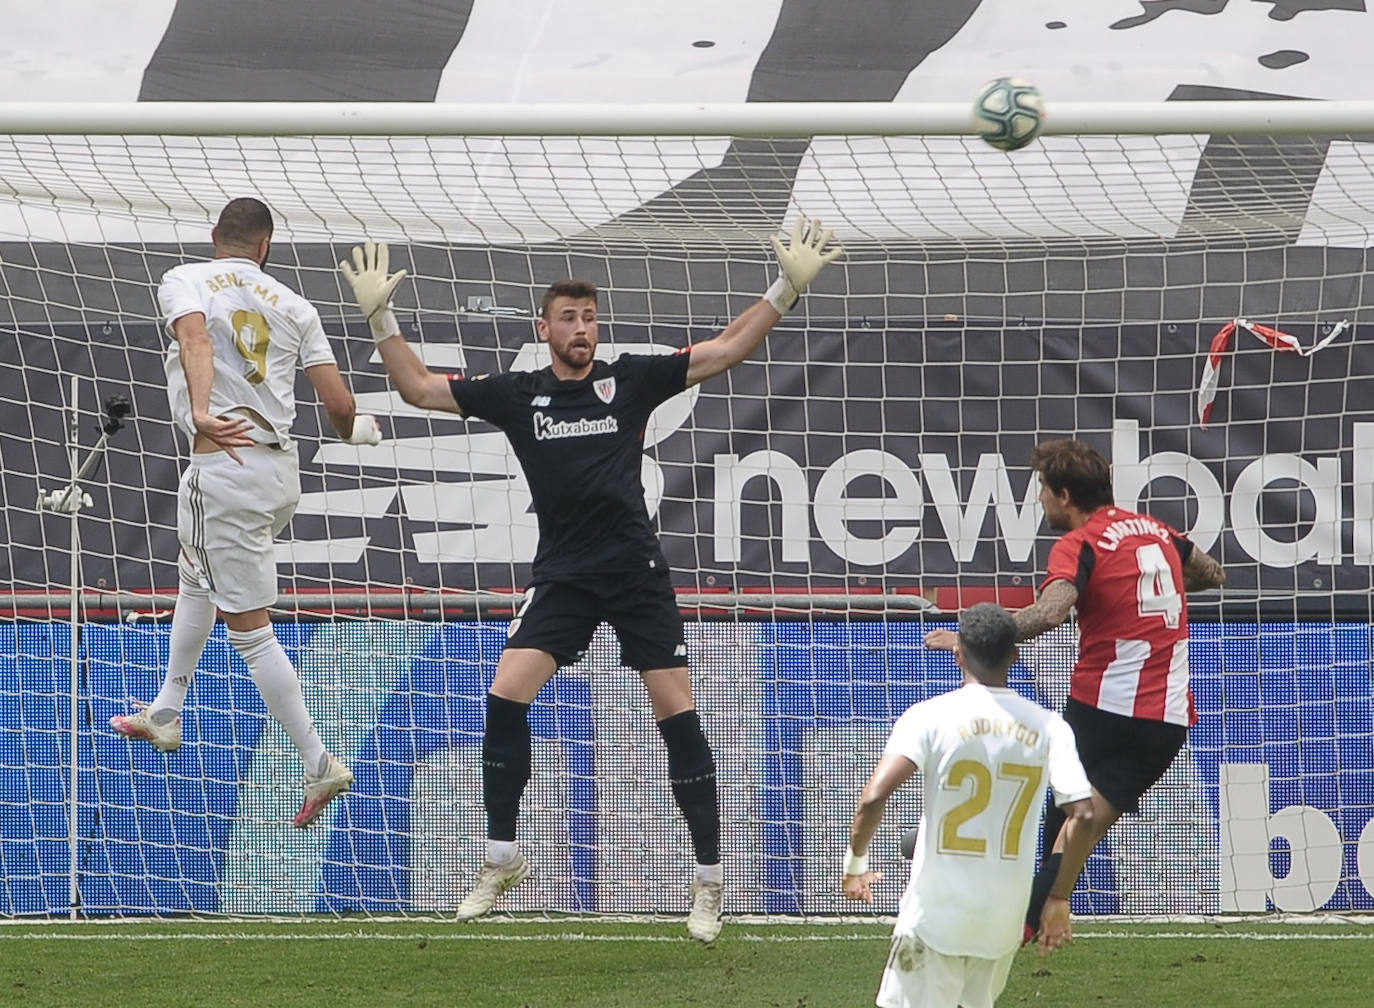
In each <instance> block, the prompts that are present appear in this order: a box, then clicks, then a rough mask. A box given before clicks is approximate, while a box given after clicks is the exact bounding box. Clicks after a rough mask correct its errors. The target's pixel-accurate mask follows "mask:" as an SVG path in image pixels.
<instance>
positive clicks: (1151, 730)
mask: <svg viewBox="0 0 1374 1008" xmlns="http://www.w3.org/2000/svg"><path fill="white" fill-rule="evenodd" d="M1064 720H1065V721H1067V722H1068V723H1069V727H1070V728H1072V729H1073V734H1074V738H1075V739H1076V740H1077V742H1078V758H1079V760H1080V761H1081V762H1082V764H1083V769H1084V770H1086V771H1087V773H1088V782H1089V783H1090V784H1092V786H1093V787H1095V788H1096V789H1097V791H1098V793H1099V794H1101V795H1102V797H1104V798H1106V799H1107V801H1109V802H1111V803H1112V804H1113V805H1115V806H1116V807H1117V808H1119V809H1120V810H1121V811H1122V812H1138V811H1140V796H1141V795H1143V794H1144V793H1145V792H1146V791H1148V790H1150V788H1151V787H1152V786H1153V785H1154V783H1155V781H1157V780H1159V778H1161V777H1163V776H1164V771H1166V770H1168V769H1169V765H1170V764H1171V763H1173V761H1174V757H1175V756H1177V755H1178V751H1179V750H1180V749H1182V748H1183V743H1184V742H1186V741H1187V740H1188V729H1187V728H1185V727H1184V726H1183V725H1176V724H1169V723H1168V722H1166V721H1151V720H1149V719H1148V718H1137V717H1126V716H1125V715H1123V714H1112V713H1110V712H1108V711H1104V710H1098V709H1097V708H1096V707H1090V706H1089V705H1088V704H1085V703H1083V702H1082V701H1081V700H1075V699H1074V698H1073V697H1069V700H1068V703H1066V704H1065V705H1064Z"/></svg>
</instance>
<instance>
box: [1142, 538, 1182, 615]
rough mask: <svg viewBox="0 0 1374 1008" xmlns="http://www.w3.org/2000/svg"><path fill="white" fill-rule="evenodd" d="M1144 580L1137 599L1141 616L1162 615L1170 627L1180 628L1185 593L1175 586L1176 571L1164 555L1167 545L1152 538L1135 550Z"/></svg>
mask: <svg viewBox="0 0 1374 1008" xmlns="http://www.w3.org/2000/svg"><path fill="white" fill-rule="evenodd" d="M1135 562H1136V566H1137V567H1139V568H1140V581H1139V582H1138V583H1137V587H1136V593H1135V595H1136V603H1137V606H1138V609H1139V612H1140V615H1141V616H1159V617H1161V618H1162V619H1163V620H1164V625H1165V626H1166V627H1168V628H1169V629H1170V630H1176V629H1177V628H1178V623H1179V617H1180V616H1181V615H1182V614H1183V596H1182V595H1180V594H1179V593H1178V589H1177V588H1176V587H1175V586H1174V575H1173V572H1172V571H1171V570H1170V569H1169V561H1168V559H1166V558H1165V556H1164V547H1163V546H1161V545H1160V544H1159V543H1155V542H1151V543H1146V544H1145V545H1143V546H1141V547H1139V548H1138V549H1137V550H1136V551H1135Z"/></svg>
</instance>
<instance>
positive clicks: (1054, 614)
mask: <svg viewBox="0 0 1374 1008" xmlns="http://www.w3.org/2000/svg"><path fill="white" fill-rule="evenodd" d="M1077 601H1078V589H1077V588H1076V587H1074V585H1073V582H1071V581H1062V580H1061V581H1051V582H1050V583H1049V584H1048V585H1046V586H1045V590H1044V591H1042V592H1041V593H1040V597H1039V598H1038V599H1036V600H1035V601H1034V602H1032V603H1031V604H1030V605H1028V606H1026V608H1024V609H1021V610H1018V611H1017V612H1016V614H1015V619H1016V639H1017V640H1018V641H1025V640H1030V639H1031V638H1032V637H1039V636H1040V635H1041V634H1042V633H1044V632H1045V631H1046V630H1053V629H1054V628H1055V627H1057V626H1059V625H1060V624H1061V623H1063V622H1064V621H1065V620H1066V619H1068V618H1069V610H1071V609H1072V608H1073V604H1074V603H1075V602H1077Z"/></svg>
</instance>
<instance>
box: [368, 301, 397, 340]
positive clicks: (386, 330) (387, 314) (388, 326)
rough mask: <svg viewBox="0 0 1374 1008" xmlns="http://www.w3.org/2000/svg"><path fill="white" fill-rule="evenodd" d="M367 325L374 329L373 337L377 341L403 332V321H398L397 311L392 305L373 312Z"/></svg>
mask: <svg viewBox="0 0 1374 1008" xmlns="http://www.w3.org/2000/svg"><path fill="white" fill-rule="evenodd" d="M367 326H368V328H369V329H371V330H372V339H373V341H374V342H376V343H380V342H382V340H385V339H390V338H391V337H392V336H396V335H399V334H400V332H401V323H399V322H397V321H396V313H395V312H394V311H392V310H391V306H390V305H388V306H387V307H385V308H381V309H378V310H377V311H375V312H373V313H372V314H371V315H370V316H369V317H368V320H367Z"/></svg>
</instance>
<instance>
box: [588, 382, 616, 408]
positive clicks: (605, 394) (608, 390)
mask: <svg viewBox="0 0 1374 1008" xmlns="http://www.w3.org/2000/svg"><path fill="white" fill-rule="evenodd" d="M592 388H593V389H594V390H595V391H596V397H597V398H598V399H600V400H601V401H602V402H604V403H605V404H606V405H607V406H609V405H610V404H611V400H612V399H614V398H615V379H614V378H598V379H597V380H596V381H594V382H593V383H592Z"/></svg>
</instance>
